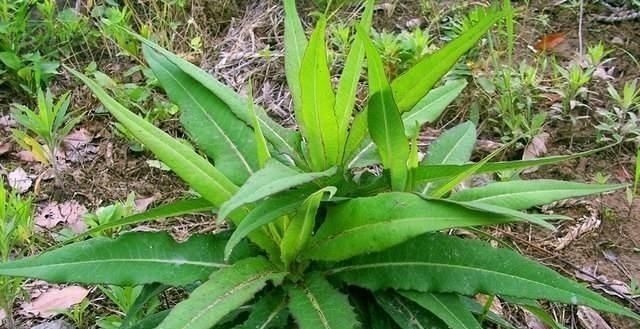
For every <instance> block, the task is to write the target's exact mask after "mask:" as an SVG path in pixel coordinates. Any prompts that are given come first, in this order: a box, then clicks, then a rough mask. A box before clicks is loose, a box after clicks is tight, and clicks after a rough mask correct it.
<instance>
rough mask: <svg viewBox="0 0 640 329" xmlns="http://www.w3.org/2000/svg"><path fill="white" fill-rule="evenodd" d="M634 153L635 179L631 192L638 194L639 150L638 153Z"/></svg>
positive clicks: (639, 178)
mask: <svg viewBox="0 0 640 329" xmlns="http://www.w3.org/2000/svg"><path fill="white" fill-rule="evenodd" d="M636 152H637V154H636V174H635V179H634V180H633V192H634V193H635V194H638V193H639V192H638V187H640V185H638V184H639V183H640V148H638V151H636Z"/></svg>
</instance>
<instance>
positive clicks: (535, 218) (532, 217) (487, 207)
mask: <svg viewBox="0 0 640 329" xmlns="http://www.w3.org/2000/svg"><path fill="white" fill-rule="evenodd" d="M436 200H440V199H436ZM447 201H449V202H452V203H454V204H457V205H460V206H463V207H465V208H469V209H473V210H478V211H486V212H489V213H493V214H498V215H502V216H506V217H510V218H514V219H519V220H524V221H528V222H531V223H533V224H536V225H539V226H541V227H544V228H546V229H549V230H552V231H554V230H555V227H554V226H553V225H551V224H549V223H548V222H547V221H549V220H564V219H571V218H570V217H567V216H563V215H556V214H552V215H540V214H528V213H525V212H522V211H517V210H513V209H511V208H505V207H501V206H496V205H492V204H485V203H480V202H459V201H451V200H447Z"/></svg>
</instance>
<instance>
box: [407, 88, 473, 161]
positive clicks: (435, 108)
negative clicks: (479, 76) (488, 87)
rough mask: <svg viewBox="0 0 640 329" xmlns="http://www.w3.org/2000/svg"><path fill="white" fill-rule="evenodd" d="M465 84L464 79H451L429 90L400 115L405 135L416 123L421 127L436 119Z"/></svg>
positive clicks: (408, 133)
mask: <svg viewBox="0 0 640 329" xmlns="http://www.w3.org/2000/svg"><path fill="white" fill-rule="evenodd" d="M466 86H467V81H466V80H452V81H448V82H447V83H445V84H444V86H441V87H438V88H435V89H433V90H431V91H430V92H429V93H428V94H427V96H425V97H424V98H422V99H421V100H420V102H418V104H416V106H414V107H413V108H412V109H411V111H409V112H405V113H404V114H403V115H402V121H403V122H404V127H405V135H407V136H410V135H411V134H410V132H411V129H414V128H413V127H414V126H415V125H416V123H417V126H418V127H422V125H424V124H425V123H430V122H434V121H436V120H437V119H438V118H439V117H440V115H441V114H442V112H444V110H445V109H446V108H447V106H449V104H451V103H452V102H453V101H454V100H456V98H458V96H459V95H460V93H462V91H463V90H464V88H465V87H466ZM467 160H468V159H467Z"/></svg>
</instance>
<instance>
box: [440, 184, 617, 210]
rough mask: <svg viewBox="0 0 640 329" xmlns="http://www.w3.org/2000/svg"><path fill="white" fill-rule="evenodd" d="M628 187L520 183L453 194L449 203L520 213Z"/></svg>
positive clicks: (478, 188) (493, 185)
mask: <svg viewBox="0 0 640 329" xmlns="http://www.w3.org/2000/svg"><path fill="white" fill-rule="evenodd" d="M625 187H626V185H624V184H617V185H596V184H582V183H574V182H565V181H558V180H548V179H538V180H517V181H510V182H498V183H491V184H489V185H486V186H483V187H475V188H470V189H465V190H462V191H460V192H457V193H454V194H452V195H451V197H449V199H450V200H455V201H466V202H473V203H484V204H491V205H496V206H501V207H505V208H510V209H517V210H520V209H529V208H531V207H535V206H540V205H544V204H549V203H551V202H554V201H558V200H562V199H568V198H576V197H581V196H585V195H590V194H597V193H604V192H609V191H614V190H618V189H621V188H625Z"/></svg>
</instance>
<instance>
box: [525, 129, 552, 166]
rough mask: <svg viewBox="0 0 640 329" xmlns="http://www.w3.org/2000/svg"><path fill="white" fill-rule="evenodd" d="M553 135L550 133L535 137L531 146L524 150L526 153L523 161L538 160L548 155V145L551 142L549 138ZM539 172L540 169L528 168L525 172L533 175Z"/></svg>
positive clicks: (530, 143)
mask: <svg viewBox="0 0 640 329" xmlns="http://www.w3.org/2000/svg"><path fill="white" fill-rule="evenodd" d="M550 137H551V135H549V134H548V133H545V132H543V133H539V134H537V135H536V136H534V137H533V138H532V139H531V141H530V142H529V144H528V145H527V146H526V147H525V148H524V153H523V154H522V160H534V159H537V158H539V157H541V156H543V155H545V154H546V153H547V143H548V142H549V138H550ZM536 170H538V167H532V168H528V169H526V170H525V171H524V173H527V174H528V173H532V172H535V171H536Z"/></svg>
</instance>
